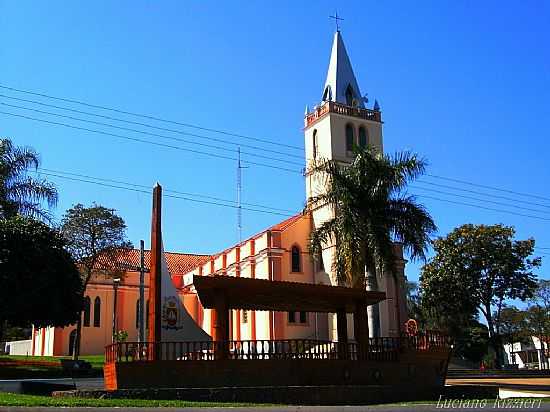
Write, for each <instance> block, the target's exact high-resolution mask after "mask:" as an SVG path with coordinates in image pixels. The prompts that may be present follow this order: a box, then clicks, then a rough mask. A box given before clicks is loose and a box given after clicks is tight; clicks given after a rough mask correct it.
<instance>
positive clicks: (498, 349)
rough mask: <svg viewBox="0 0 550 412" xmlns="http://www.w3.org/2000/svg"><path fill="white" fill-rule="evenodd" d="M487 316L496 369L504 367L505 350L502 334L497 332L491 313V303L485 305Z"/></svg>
mask: <svg viewBox="0 0 550 412" xmlns="http://www.w3.org/2000/svg"><path fill="white" fill-rule="evenodd" d="M485 317H486V318H487V328H488V329H489V342H490V344H491V346H492V347H493V350H494V351H495V365H494V366H495V369H502V364H503V358H504V357H503V350H502V342H501V339H500V335H498V334H497V333H496V332H495V324H494V322H493V315H492V313H491V305H485Z"/></svg>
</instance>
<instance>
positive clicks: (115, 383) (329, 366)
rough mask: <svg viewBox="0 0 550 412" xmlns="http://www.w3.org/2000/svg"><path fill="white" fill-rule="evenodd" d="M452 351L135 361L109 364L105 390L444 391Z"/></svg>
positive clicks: (105, 371)
mask: <svg viewBox="0 0 550 412" xmlns="http://www.w3.org/2000/svg"><path fill="white" fill-rule="evenodd" d="M447 359H448V352H447V351H440V352H429V353H416V352H413V353H404V354H402V355H401V356H400V359H399V361H394V362H392V361H385V362H381V361H357V360H354V361H353V360H331V359H316V360H312V359H292V360H276V359H265V360H257V359H255V360H252V359H251V360H217V361H202V360H199V361H190V360H186V361H136V362H116V363H114V362H112V363H107V364H105V367H104V376H105V388H106V389H107V390H115V389H137V388H192V387H193V388H197V387H210V388H213V387H227V386H231V387H247V386H248V387H250V386H254V387H258V386H322V385H411V386H412V387H415V388H420V387H424V386H425V387H433V386H442V385H444V382H445V373H446V368H447Z"/></svg>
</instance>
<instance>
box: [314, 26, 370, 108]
mask: <svg viewBox="0 0 550 412" xmlns="http://www.w3.org/2000/svg"><path fill="white" fill-rule="evenodd" d="M322 100H323V101H335V102H338V103H341V104H345V105H346V106H354V107H361V108H364V107H365V106H364V104H363V97H362V95H361V92H360V90H359V85H358V84H357V80H355V74H354V73H353V69H352V67H351V62H350V60H349V57H348V53H347V51H346V46H344V41H343V40H342V34H341V33H340V30H337V31H336V33H334V40H333V42H332V52H331V55H330V63H329V66H328V72H327V80H326V81H325V87H324V89H323V99H322Z"/></svg>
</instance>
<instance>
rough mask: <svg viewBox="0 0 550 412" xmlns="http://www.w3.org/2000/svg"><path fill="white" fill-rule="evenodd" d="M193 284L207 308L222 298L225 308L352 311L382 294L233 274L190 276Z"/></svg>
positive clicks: (377, 300) (381, 296)
mask: <svg viewBox="0 0 550 412" xmlns="http://www.w3.org/2000/svg"><path fill="white" fill-rule="evenodd" d="M193 286H194V287H195V290H196V291H197V294H198V296H199V299H200V301H201V304H202V305H203V307H205V308H207V309H213V308H214V307H215V305H216V300H217V299H219V298H222V299H225V304H226V305H227V309H244V310H271V311H281V312H285V311H304V312H331V313H335V312H338V311H341V310H345V311H346V312H354V311H355V309H356V307H357V305H373V304H375V303H378V302H380V301H382V300H384V299H385V298H386V294H385V293H384V292H371V291H366V290H364V289H356V288H348V287H342V286H327V285H315V284H311V283H298V282H282V281H272V280H264V279H251V278H241V277H233V276H193Z"/></svg>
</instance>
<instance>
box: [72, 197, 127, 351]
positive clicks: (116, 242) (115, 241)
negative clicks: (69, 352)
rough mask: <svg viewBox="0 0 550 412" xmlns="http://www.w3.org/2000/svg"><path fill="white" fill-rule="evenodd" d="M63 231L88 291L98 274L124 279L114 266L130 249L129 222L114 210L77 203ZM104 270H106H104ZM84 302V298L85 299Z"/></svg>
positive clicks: (77, 330) (76, 345) (79, 326)
mask: <svg viewBox="0 0 550 412" xmlns="http://www.w3.org/2000/svg"><path fill="white" fill-rule="evenodd" d="M61 232H62V233H63V236H64V237H65V239H66V240H67V244H68V249H69V251H70V252H71V255H72V256H73V258H74V260H75V261H76V262H78V264H79V266H80V269H81V270H80V273H81V278H82V283H83V284H84V290H85V288H86V286H87V285H88V282H89V281H90V278H91V277H92V274H93V273H94V271H96V272H100V271H103V272H104V273H107V274H109V275H111V276H121V273H120V270H119V268H117V267H116V265H115V264H113V263H114V262H115V261H116V259H115V258H116V255H117V253H118V252H119V250H120V249H121V248H130V247H132V244H131V243H130V242H129V241H128V240H127V239H126V223H125V222H124V219H122V217H120V216H118V215H117V214H116V212H115V210H114V209H108V208H106V207H104V206H100V205H96V204H95V203H94V204H92V205H91V206H90V207H85V206H84V205H82V204H80V203H79V204H77V205H75V206H73V207H72V208H71V209H69V210H67V212H66V213H65V215H64V216H63V220H62V222H61ZM102 269H103V270H102ZM81 299H82V300H83V299H84V296H81ZM80 335H81V319H80V317H79V318H78V322H77V325H76V339H75V347H74V350H73V357H74V359H75V360H76V359H78V356H79V354H80Z"/></svg>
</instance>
